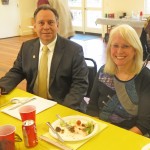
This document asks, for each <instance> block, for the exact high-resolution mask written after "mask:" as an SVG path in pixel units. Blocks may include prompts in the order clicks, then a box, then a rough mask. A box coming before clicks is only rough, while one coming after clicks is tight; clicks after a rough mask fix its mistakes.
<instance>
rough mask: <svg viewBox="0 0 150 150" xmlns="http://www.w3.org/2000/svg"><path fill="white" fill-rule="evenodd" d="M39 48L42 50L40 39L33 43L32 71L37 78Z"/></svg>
mask: <svg viewBox="0 0 150 150" xmlns="http://www.w3.org/2000/svg"><path fill="white" fill-rule="evenodd" d="M39 48H40V42H39V39H37V40H36V41H35V43H33V50H32V54H31V55H32V60H31V61H32V71H33V77H34V78H36V76H37V72H38V61H39Z"/></svg>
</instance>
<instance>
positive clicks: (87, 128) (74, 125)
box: [55, 119, 95, 139]
mask: <svg viewBox="0 0 150 150" xmlns="http://www.w3.org/2000/svg"><path fill="white" fill-rule="evenodd" d="M66 123H67V124H68V125H69V127H68V126H66ZM66 123H64V122H63V121H61V120H60V123H59V124H58V125H57V126H56V127H55V130H56V131H57V132H58V133H59V134H61V135H62V136H63V135H65V136H68V137H71V138H73V139H77V138H79V139H80V138H82V137H85V136H88V135H89V134H91V133H92V132H93V130H94V127H95V123H94V122H93V121H91V120H90V121H86V120H80V119H71V120H67V121H66Z"/></svg>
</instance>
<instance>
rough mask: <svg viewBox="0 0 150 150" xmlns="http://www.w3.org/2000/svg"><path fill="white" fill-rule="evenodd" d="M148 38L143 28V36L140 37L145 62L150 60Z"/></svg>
mask: <svg viewBox="0 0 150 150" xmlns="http://www.w3.org/2000/svg"><path fill="white" fill-rule="evenodd" d="M148 36H149V35H147V32H146V31H145V29H144V28H143V29H142V33H141V36H140V41H141V44H142V47H143V60H144V61H145V60H146V59H147V60H150V58H148V57H149V55H150V47H149V45H148V39H147V38H148Z"/></svg>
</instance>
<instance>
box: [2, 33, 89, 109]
mask: <svg viewBox="0 0 150 150" xmlns="http://www.w3.org/2000/svg"><path fill="white" fill-rule="evenodd" d="M39 47H40V42H39V38H36V39H33V40H29V41H27V42H24V43H23V44H22V47H21V49H20V52H19V53H18V56H17V59H16V61H15V62H14V66H13V67H12V68H11V69H10V70H9V72H8V73H7V74H6V75H5V76H4V77H3V78H1V79H0V87H3V88H4V89H5V92H6V93H9V92H10V91H11V90H12V89H13V88H15V87H16V86H17V85H18V84H19V83H20V82H21V81H22V80H23V79H26V80H27V87H26V88H27V91H28V92H30V93H33V87H34V83H35V80H36V77H37V71H38V58H39ZM49 81H50V83H49V91H50V94H51V95H52V97H53V98H54V100H55V101H57V102H58V103H60V104H63V105H65V106H68V107H71V108H73V109H79V108H78V107H79V104H80V102H81V100H82V99H83V97H84V96H85V95H86V92H87V88H88V68H87V66H86V63H85V60H84V56H83V49H82V47H81V46H80V45H78V44H77V43H74V42H72V41H70V40H68V39H65V38H62V37H60V36H59V35H58V37H57V41H56V45H55V48H54V54H53V58H52V62H51V70H50V80H49Z"/></svg>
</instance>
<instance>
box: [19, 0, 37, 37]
mask: <svg viewBox="0 0 150 150" xmlns="http://www.w3.org/2000/svg"><path fill="white" fill-rule="evenodd" d="M19 6H20V18H21V35H26V34H31V33H32V29H31V28H28V26H31V25H32V18H33V13H34V10H35V9H36V1H35V0H19Z"/></svg>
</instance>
